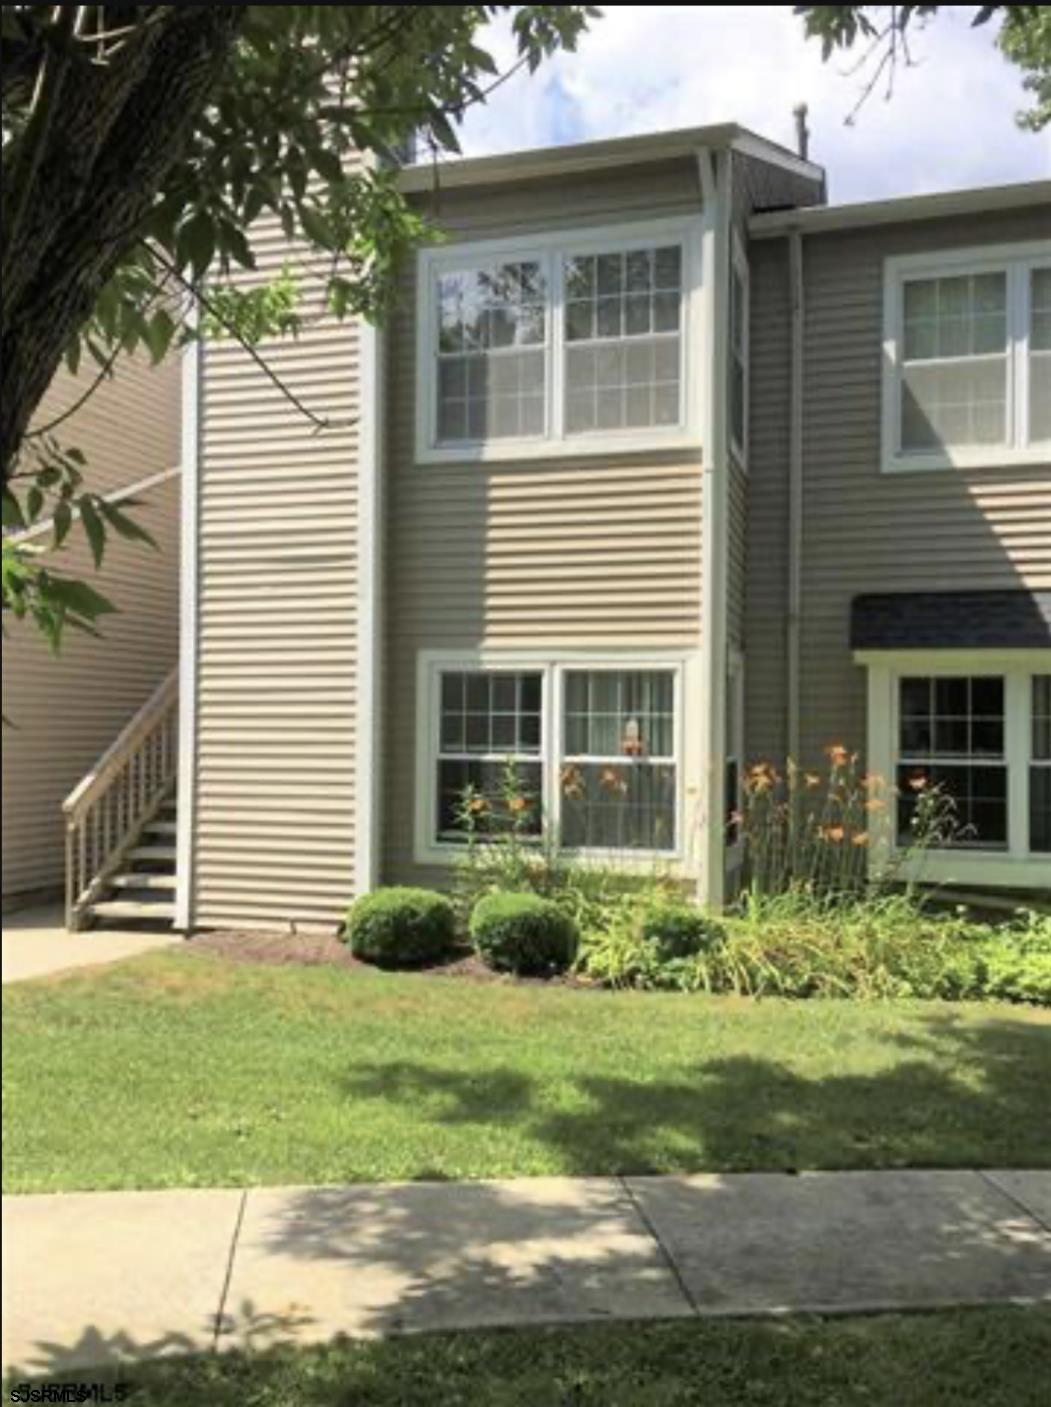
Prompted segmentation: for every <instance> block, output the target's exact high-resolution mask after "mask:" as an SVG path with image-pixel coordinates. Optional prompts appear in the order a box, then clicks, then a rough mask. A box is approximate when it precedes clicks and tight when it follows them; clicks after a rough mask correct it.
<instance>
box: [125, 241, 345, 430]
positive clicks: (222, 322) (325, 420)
mask: <svg viewBox="0 0 1051 1407" xmlns="http://www.w3.org/2000/svg"><path fill="white" fill-rule="evenodd" d="M144 243H145V247H146V248H147V249H148V250H149V252H150V254H151V255H152V256H153V258H155V259H156V260H157V262H158V263H159V264H160V265H161V267H162V268H164V269H167V270H168V272H169V273H170V274H171V275H172V277H173V278H174V279H176V280H177V281H178V282H179V283H180V284H181V285H182V287H183V288H185V290H186V291H187V293H189V294H190V296H191V297H192V298H194V299H195V300H196V302H197V303H199V304H200V306H201V307H202V308H203V309H204V311H205V312H206V313H207V314H208V316H209V317H210V318H214V319H215V321H216V322H217V323H218V324H219V326H220V327H222V328H225V330H226V331H227V332H228V333H229V334H230V336H231V337H232V338H233V339H234V340H235V341H236V342H237V343H238V344H239V345H240V346H241V347H242V348H243V349H244V351H246V352H247V353H248V355H249V356H250V357H251V358H252V360H253V361H254V362H255V364H256V365H257V366H258V367H259V368H260V370H261V371H263V372H264V373H265V374H266V375H267V377H269V379H270V380H271V381H272V382H273V384H274V385H275V386H276V387H277V389H278V390H279V391H280V392H281V394H282V395H283V396H284V397H285V399H286V400H287V401H290V402H291V403H292V405H294V406H295V408H296V409H297V410H298V411H299V413H300V415H302V416H304V417H305V418H306V419H307V420H309V421H310V423H311V424H312V425H313V426H314V431H315V433H316V434H319V433H320V432H321V431H323V430H349V429H353V427H354V426H355V425H357V423H358V417H357V416H356V415H355V416H346V417H342V418H340V419H336V420H334V419H332V418H331V417H330V416H327V415H318V414H317V413H316V412H315V411H312V410H311V409H310V407H309V406H308V405H306V404H304V402H303V401H301V400H300V398H299V397H298V396H297V395H296V393H295V392H294V391H293V390H292V389H291V387H289V386H286V385H285V383H284V382H283V381H282V380H281V378H280V376H278V374H277V372H276V371H274V369H273V367H271V366H270V364H269V363H268V362H267V361H266V359H265V357H262V356H260V354H259V353H258V352H257V351H256V349H255V348H254V347H253V346H252V344H251V343H250V342H249V341H247V340H246V339H245V338H244V337H243V336H242V335H241V333H240V332H239V331H238V330H237V328H236V327H234V326H233V325H232V324H231V322H230V321H229V319H228V318H226V317H224V316H223V314H222V313H221V312H220V311H219V309H218V308H217V307H216V306H215V304H214V303H213V302H212V301H211V300H210V299H209V298H208V297H207V295H206V294H204V293H203V292H202V291H201V288H200V285H199V284H197V283H194V282H193V281H192V280H191V279H188V278H186V277H185V276H184V275H183V274H182V273H180V272H179V269H178V268H177V267H176V265H175V264H173V263H172V262H171V260H170V259H168V257H167V255H165V254H164V253H163V252H162V251H161V250H159V249H158V248H157V246H156V245H154V244H151V243H148V242H145V241H144Z"/></svg>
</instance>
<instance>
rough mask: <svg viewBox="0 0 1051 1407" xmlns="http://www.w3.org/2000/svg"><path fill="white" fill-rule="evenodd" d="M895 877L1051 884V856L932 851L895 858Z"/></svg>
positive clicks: (1020, 885)
mask: <svg viewBox="0 0 1051 1407" xmlns="http://www.w3.org/2000/svg"><path fill="white" fill-rule="evenodd" d="M890 870H891V873H892V874H893V876H894V877H896V878H901V879H908V880H913V881H916V882H918V883H937V884H982V885H985V884H988V885H996V886H1000V887H1002V888H1005V889H1047V888H1049V887H1051V855H1008V854H1005V853H1004V852H1003V851H994V850H928V851H926V852H924V853H923V854H921V855H914V856H911V857H910V858H908V859H906V860H902V859H901V858H900V856H896V857H895V858H894V859H892V861H891V864H890Z"/></svg>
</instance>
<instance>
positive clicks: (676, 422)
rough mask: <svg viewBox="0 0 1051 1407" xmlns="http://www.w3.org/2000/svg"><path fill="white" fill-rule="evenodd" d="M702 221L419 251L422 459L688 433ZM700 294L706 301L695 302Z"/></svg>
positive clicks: (593, 447) (580, 449)
mask: <svg viewBox="0 0 1051 1407" xmlns="http://www.w3.org/2000/svg"><path fill="white" fill-rule="evenodd" d="M698 244H699V235H698V227H697V222H696V220H681V219H679V220H658V221H650V222H645V223H640V224H638V225H637V226H623V227H620V228H619V229H617V230H609V229H599V230H594V231H590V232H589V231H585V232H578V233H576V234H558V235H555V234H546V235H542V236H536V237H534V239H533V241H532V242H531V243H528V242H527V243H525V244H523V245H521V246H518V247H515V248H508V247H507V246H505V245H503V244H499V243H497V242H494V241H488V242H484V243H480V244H471V245H463V246H459V247H454V248H451V249H449V248H434V249H427V250H424V251H422V252H421V253H420V255H419V272H420V279H419V294H418V304H417V358H418V371H419V386H418V392H417V401H418V413H417V427H416V432H417V445H416V448H417V458H418V459H421V460H424V461H427V460H464V459H468V460H469V459H490V458H497V459H499V458H505V459H506V458H515V457H523V458H530V457H534V456H537V455H545V454H546V455H554V454H568V453H572V454H577V453H589V452H592V451H599V450H606V451H608V450H610V449H611V448H616V447H617V445H620V446H621V447H623V448H631V447H633V446H635V447H639V445H640V444H643V443H645V444H649V443H651V442H652V443H653V444H654V445H658V446H659V445H661V444H674V443H683V442H685V441H687V440H690V439H692V438H693V437H695V435H696V424H695V422H696V415H695V411H694V406H693V400H694V397H692V396H691V395H689V394H688V388H689V386H690V384H691V383H690V379H689V376H688V370H687V368H688V364H689V361H690V355H689V351H690V349H689V343H690V328H691V316H692V315H691V291H692V289H693V287H694V286H695V284H696V283H697V267H698V263H699V254H698ZM694 301H695V302H696V301H698V300H694Z"/></svg>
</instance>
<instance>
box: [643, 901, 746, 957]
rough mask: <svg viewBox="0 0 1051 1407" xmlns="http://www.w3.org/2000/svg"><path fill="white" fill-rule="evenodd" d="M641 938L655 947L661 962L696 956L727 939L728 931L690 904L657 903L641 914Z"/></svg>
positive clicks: (655, 953) (655, 952)
mask: <svg viewBox="0 0 1051 1407" xmlns="http://www.w3.org/2000/svg"><path fill="white" fill-rule="evenodd" d="M638 928H639V937H640V938H641V939H642V941H643V942H644V943H650V944H652V945H653V953H654V957H655V958H656V959H657V960H658V962H671V961H674V960H675V959H676V958H689V957H693V956H694V954H695V953H700V952H703V951H704V949H705V948H709V947H711V946H712V945H713V944H715V943H718V942H719V941H721V940H722V939H723V938H725V936H726V932H725V929H723V928H721V927H720V926H719V924H717V923H715V922H714V921H713V920H712V919H710V918H707V917H706V916H705V915H704V914H703V913H702V912H701V910H700V909H698V908H696V907H695V906H694V905H691V904H683V903H672V902H664V903H661V902H656V903H652V902H651V903H650V904H648V905H646V907H645V908H644V909H643V910H642V912H641V914H640V915H639V920H638Z"/></svg>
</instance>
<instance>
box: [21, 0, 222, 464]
mask: <svg viewBox="0 0 1051 1407" xmlns="http://www.w3.org/2000/svg"><path fill="white" fill-rule="evenodd" d="M244 8H245V7H244V6H241V5H186V6H172V7H171V10H170V13H169V14H167V15H164V16H163V18H161V19H159V20H157V21H155V22H153V23H151V24H148V25H143V26H142V27H141V28H140V30H139V32H138V33H137V34H135V35H133V36H131V37H130V38H129V41H128V43H127V44H126V46H125V47H124V48H123V49H122V50H120V51H119V53H117V54H116V55H115V56H114V58H113V60H112V62H111V64H110V65H109V66H108V67H105V68H99V67H93V66H91V65H89V64H86V63H84V62H83V61H82V60H80V59H79V57H78V56H65V55H63V56H59V57H57V58H56V59H55V65H56V69H57V71H56V72H54V73H49V74H48V79H49V80H50V82H49V83H45V85H44V89H43V92H42V101H41V103H40V105H39V109H38V111H37V112H36V113H34V116H33V117H32V118H31V120H30V123H29V125H28V126H27V127H26V129H25V132H24V134H23V136H21V137H19V138H16V139H14V140H13V141H12V143H11V144H10V145H9V148H8V150H7V151H6V152H5V153H4V164H3V189H2V199H3V209H4V212H5V215H4V230H3V235H2V238H0V252H2V284H0V466H2V473H3V480H4V482H5V483H6V481H7V477H8V475H9V473H10V472H11V469H12V466H13V463H14V459H15V456H16V455H17V453H18V449H19V446H20V445H21V442H22V437H23V435H24V434H25V431H26V428H27V426H28V424H29V421H30V418H31V416H32V414H33V412H34V411H35V409H36V407H37V405H38V403H39V401H40V398H41V397H42V396H43V394H44V392H45V391H46V390H47V388H48V386H49V385H50V383H51V379H52V377H53V376H54V374H55V372H56V370H57V369H58V366H59V364H60V362H61V360H62V355H63V352H64V351H65V348H66V346H67V344H68V343H69V340H70V338H71V337H72V335H73V334H74V333H75V332H76V331H77V329H78V328H80V327H81V326H83V324H84V323H85V321H86V320H87V319H88V317H89V316H90V314H91V311H92V309H93V307H94V306H95V302H96V300H97V298H98V296H99V293H100V292H101V291H102V289H103V288H104V287H105V285H106V283H107V282H108V281H109V279H110V278H111V277H112V275H113V273H114V271H115V269H116V268H117V267H118V265H119V264H120V262H121V260H122V259H123V258H124V256H125V255H126V254H127V252H128V250H129V248H130V247H131V246H132V245H133V244H134V242H135V240H136V238H137V237H138V233H137V232H138V230H139V229H140V228H141V227H142V225H143V222H144V221H145V218H146V216H147V215H148V214H149V212H150V209H151V207H152V206H153V205H154V203H155V201H156V198H157V195H158V193H159V192H160V191H161V189H162V188H163V185H164V182H165V179H166V178H167V177H168V175H169V173H170V172H171V170H172V168H173V167H174V166H175V164H176V163H177V162H178V161H179V160H180V158H181V157H183V156H184V154H185V153H186V151H187V148H188V146H189V143H190V141H191V138H192V137H193V134H194V129H195V125H196V123H197V120H198V118H199V116H200V114H201V112H202V111H203V109H204V108H205V106H206V104H207V101H208V97H209V94H210V92H211V91H212V88H213V86H214V84H215V82H216V79H217V78H218V77H219V74H220V72H221V70H222V67H223V64H224V62H225V60H226V57H227V55H228V53H229V51H230V47H231V45H232V43H233V41H234V38H235V36H236V33H237V29H238V27H239V25H240V23H241V20H242V16H243V13H244Z"/></svg>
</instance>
